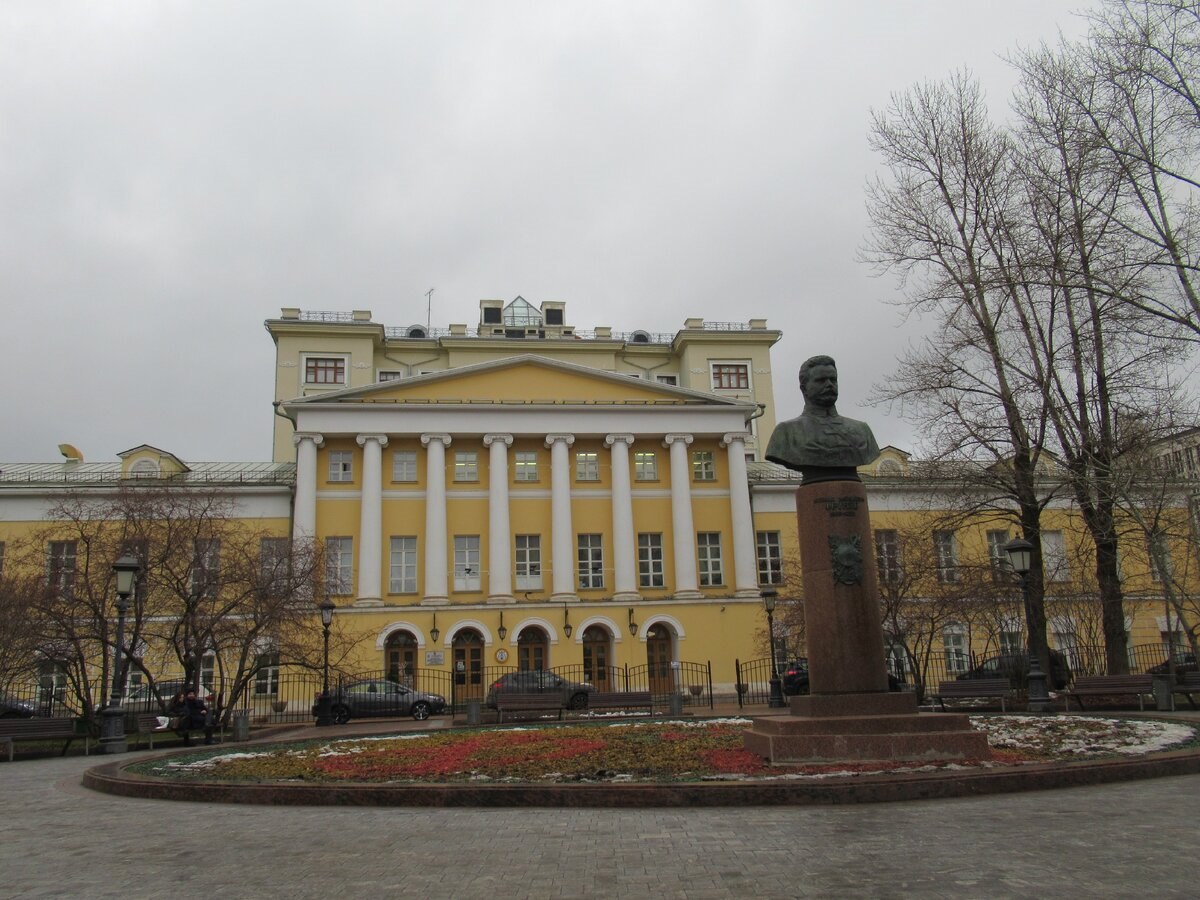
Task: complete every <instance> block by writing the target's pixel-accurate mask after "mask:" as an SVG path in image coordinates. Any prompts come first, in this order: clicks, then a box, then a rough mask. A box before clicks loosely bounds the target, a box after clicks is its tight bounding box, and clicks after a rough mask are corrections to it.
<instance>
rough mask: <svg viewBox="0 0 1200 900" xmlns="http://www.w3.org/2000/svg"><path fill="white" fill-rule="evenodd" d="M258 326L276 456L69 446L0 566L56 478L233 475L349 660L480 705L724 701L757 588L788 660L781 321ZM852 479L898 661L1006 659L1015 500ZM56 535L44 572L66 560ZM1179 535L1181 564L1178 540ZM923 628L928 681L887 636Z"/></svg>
mask: <svg viewBox="0 0 1200 900" xmlns="http://www.w3.org/2000/svg"><path fill="white" fill-rule="evenodd" d="M266 327H267V330H268V332H269V333H270V334H271V336H272V338H273V340H274V342H275V345H276V364H277V365H276V384H275V416H274V430H275V441H274V462H270V463H257V464H190V465H188V464H185V463H184V462H183V461H182V460H181V459H180V458H179V457H176V456H174V455H172V454H169V453H165V452H163V451H160V450H156V449H155V448H152V447H145V446H142V447H138V448H135V449H134V450H131V451H128V452H127V453H124V454H122V455H121V457H122V458H121V460H120V461H119V462H118V463H112V464H109V463H104V464H95V463H85V462H83V461H82V460H81V459H78V458H72V456H74V457H78V453H77V452H75V451H74V450H73V448H70V447H66V445H64V448H65V449H64V453H65V454H67V455H68V458H67V459H66V460H65V461H64V462H61V463H53V464H32V465H24V466H22V465H5V466H3V467H0V573H2V572H3V571H4V570H3V566H4V565H5V562H4V558H5V546H6V545H8V546H10V547H12V546H15V545H17V544H19V543H21V542H22V541H26V542H27V540H28V537H29V535H31V534H34V533H37V534H41V533H43V532H45V529H46V528H47V525H48V520H51V519H53V518H54V515H53V514H52V508H53V507H54V504H55V501H56V498H59V497H61V496H62V495H63V493H64V492H65V491H68V490H80V489H82V490H85V491H90V492H95V493H97V494H98V495H103V494H104V493H105V492H106V491H112V490H115V489H116V487H117V486H118V485H122V486H126V487H128V486H130V485H133V486H135V487H136V486H144V487H146V488H153V487H156V486H161V485H166V484H169V485H172V486H174V487H184V488H189V489H191V488H199V489H202V490H209V491H216V492H221V493H223V494H224V495H226V496H227V497H228V498H229V499H230V501H231V502H232V503H234V504H235V506H236V510H237V515H238V516H239V517H242V518H244V520H245V521H247V522H253V523H256V527H259V526H261V527H263V528H265V529H266V530H267V531H269V532H270V534H272V535H276V536H286V535H288V534H290V535H291V536H292V538H293V539H295V540H297V541H299V542H301V544H308V543H312V544H315V546H316V547H318V548H320V550H321V551H322V554H323V564H324V576H325V577H324V579H323V589H324V590H325V591H327V592H328V594H329V596H330V598H331V599H332V601H333V602H334V603H335V604H336V615H335V626H334V631H335V634H336V639H337V644H338V648H339V649H338V654H337V657H338V658H337V666H338V669H339V670H340V671H343V672H357V673H365V672H381V671H382V672H384V673H387V674H390V675H394V676H395V675H400V676H404V677H407V678H410V679H414V680H416V681H417V683H419V684H435V685H436V684H439V683H441V684H448V685H450V684H452V685H453V686H454V690H456V691H461V692H462V693H465V694H467V695H470V694H472V693H479V692H482V691H484V690H486V687H487V684H486V682H487V681H488V680H489V679H490V678H491V676H492V674H493V673H495V672H497V671H502V670H504V669H507V668H519V669H555V670H557V671H559V672H569V673H571V676H570V677H578V678H579V679H581V680H583V679H586V680H589V681H592V682H594V683H597V685H598V686H600V687H602V688H603V687H606V686H607V687H620V686H622V685H619V684H613V683H612V682H613V681H614V680H615V679H616V678H617V677H618V676H617V675H616V674H615V673H617V672H618V671H629V670H638V671H641V672H643V673H645V677H646V678H648V679H649V680H650V682H651V683H650V686H651V687H654V688H658V689H662V690H664V691H671V692H679V691H682V690H683V689H684V688H688V689H692V690H697V689H699V690H700V691H702V692H703V693H704V694H705V696H708V691H709V690H710V688H711V692H712V693H713V694H716V695H718V696H721V695H724V696H734V695H735V686H736V683H737V682H738V680H739V675H738V673H737V669H736V668H735V660H740V661H742V662H745V661H747V660H761V659H762V658H763V657H766V656H767V655H768V643H767V631H766V617H765V615H764V610H763V604H762V593H763V591H764V590H770V591H777V592H778V593H779V595H780V598H781V601H782V603H781V607H780V609H779V610H778V612H777V623H778V626H779V628H778V637H779V641H778V642H777V655H778V656H780V657H781V658H784V659H786V658H790V657H791V656H793V655H802V654H803V652H804V645H803V634H802V626H801V624H800V618H799V617H798V615H797V613H796V605H795V604H789V603H787V602H786V601H789V600H795V599H798V598H799V583H800V580H799V577H798V572H797V556H798V549H797V548H798V535H797V523H796V514H795V499H794V493H795V489H796V487H797V485H798V478H797V476H796V475H795V473H792V472H789V471H788V470H785V469H782V468H780V467H778V466H775V465H773V464H770V463H766V462H763V461H762V455H761V451H762V449H763V448H764V447H765V442H766V440H767V439H768V438H769V436H770V433H771V431H772V429H773V428H774V423H775V421H776V412H775V410H774V404H773V391H772V383H771V380H772V371H771V363H770V348H771V346H772V345H773V344H774V343H776V342H777V341H778V339H779V337H780V333H779V332H778V331H774V330H770V329H768V328H767V327H766V322H765V321H764V320H759V319H751V320H749V322H747V323H745V324H730V323H711V322H705V321H703V320H699V319H692V320H688V321H687V322H686V323H685V326H684V328H683V329H681V330H680V331H679V332H677V333H675V334H673V335H660V334H650V333H648V332H638V331H635V332H630V333H626V334H618V333H615V332H613V331H612V330H611V329H609V328H595V329H593V330H590V331H586V332H585V331H583V330H580V329H577V328H575V327H574V326H572V325H570V324H569V323H568V322H567V320H566V309H565V305H564V304H562V303H543V304H542V305H541V306H540V307H534V306H533V305H531V304H529V303H528V302H526V301H525V300H524V299H522V298H520V297H518V298H516V299H515V300H514V301H512V302H511V303H508V304H503V303H501V302H499V301H483V302H482V303H481V304H480V320H479V323H478V325H477V326H476V327H475V328H474V329H473V330H469V329H468V328H467V326H465V325H451V326H450V327H449V328H448V329H445V330H433V329H430V328H429V327H428V326H425V325H412V326H408V327H401V328H391V327H386V326H383V325H380V324H378V323H375V322H373V321H372V318H371V314H370V313H369V312H367V311H355V312H351V313H311V312H302V311H300V310H296V309H285V310H283V313H282V315H281V316H280V317H279V318H278V319H271V320H269V321H268V322H267V323H266ZM469 331H471V333H469ZM787 377H792V373H788V374H787ZM791 414H793V411H786V413H785V414H784V415H782V416H781V417H782V418H787V417H788V416H790V415H791ZM860 474H861V476H862V478H863V480H864V482H865V483H866V486H867V491H868V497H869V502H870V506H871V516H872V523H873V526H874V528H875V548H874V551H875V556H876V559H877V564H878V566H879V572H880V576H881V577H880V582H881V585H883V589H884V593H885V594H887V595H888V596H887V597H885V600H884V608H885V628H886V629H887V630H888V631H889V633H890V635H891V637H892V638H893V640H894V644H895V646H894V648H893V650H892V657H893V658H892V663H893V667H894V669H895V670H896V671H897V672H898V673H900V674H902V675H904V676H905V677H906V679H908V680H910V681H911V680H927V681H934V680H936V679H937V678H938V677H942V676H944V677H953V676H954V675H955V674H958V673H961V672H962V671H965V670H966V669H967V668H969V667H970V665H971V664H972V662H973V660H977V659H979V658H981V657H984V656H986V655H989V654H995V653H1002V652H1006V653H1007V652H1019V651H1020V650H1021V648H1022V647H1023V646H1024V634H1023V631H1024V628H1023V621H1022V617H1021V614H1020V609H1021V606H1020V597H1019V591H1018V589H1017V586H1016V584H1015V582H1014V581H1013V580H1012V578H1011V577H1010V575H1009V574H1008V573H1007V572H1006V571H1005V569H1004V566H1003V562H1002V559H1001V557H1002V551H1001V547H1002V546H1003V544H1004V543H1006V542H1007V540H1008V539H1009V538H1010V537H1013V536H1015V534H1016V531H1015V528H1014V527H1013V525H1012V524H1011V523H1010V522H1009V521H1006V520H1005V517H1004V514H1003V511H1002V510H1001V511H999V512H996V511H993V512H989V513H977V514H973V515H968V516H960V517H959V518H958V520H957V521H954V520H953V519H952V518H951V517H949V516H948V515H947V514H948V513H949V512H951V507H954V506H955V505H956V504H958V506H959V507H961V497H962V495H963V493H964V490H965V488H964V483H963V479H962V478H959V477H955V476H954V474H953V473H949V474H948V473H947V472H945V471H943V470H941V469H938V468H936V467H933V466H930V465H928V464H925V463H921V462H919V461H914V460H911V459H910V458H909V456H908V454H907V453H905V452H904V451H902V450H900V449H898V448H895V447H890V446H889V447H884V449H883V451H882V452H881V454H880V456H879V458H878V459H877V460H875V461H873V462H872V463H871V464H870V465H868V466H864V467H862V469H860ZM1044 475H1045V478H1046V480H1047V485H1048V487H1050V486H1053V485H1055V484H1056V478H1055V474H1054V472H1053V471H1051V470H1047V471H1046V472H1045V473H1044ZM1063 496H1065V495H1063ZM952 498H953V502H951V501H952ZM49 524H53V523H52V522H49ZM1045 529H1046V530H1045V532H1044V534H1043V546H1044V549H1045V555H1046V560H1047V577H1048V584H1049V599H1048V615H1049V621H1050V628H1049V631H1050V642H1051V645H1052V646H1054V647H1056V648H1058V649H1060V650H1062V651H1063V652H1064V653H1066V654H1067V655H1068V656H1069V657H1070V659H1071V662H1072V665H1073V667H1075V668H1077V669H1078V670H1084V669H1087V668H1088V667H1089V666H1091V665H1093V661H1094V656H1095V654H1094V653H1092V652H1091V649H1090V647H1091V645H1092V644H1093V643H1096V642H1097V632H1096V631H1095V627H1094V626H1095V621H1094V619H1095V618H1096V614H1095V603H1094V602H1090V601H1091V598H1093V597H1094V591H1092V590H1091V589H1090V587H1089V584H1088V566H1089V562H1088V559H1087V541H1086V539H1085V538H1084V532H1083V529H1082V527H1081V526H1080V522H1079V517H1078V515H1077V512H1076V511H1075V510H1074V509H1073V507H1072V505H1071V504H1070V502H1069V501H1068V500H1066V499H1061V497H1060V498H1059V499H1054V500H1052V501H1051V502H1050V504H1049V506H1048V509H1047V512H1046V517H1045ZM265 533H266V532H264V534H265ZM1131 534H1133V532H1132V531H1131ZM51 543H52V544H53V546H47V548H46V556H45V560H46V573H47V578H48V579H50V580H53V579H54V578H60V577H61V573H62V571H63V565H64V564H65V563H64V560H66V558H67V555H68V553H67V549H65V548H64V547H62V546H59V544H61V543H62V542H61V541H59V542H51ZM264 546H265V545H264ZM264 552H265V549H264ZM1172 553H1173V558H1174V559H1176V560H1177V563H1176V568H1177V570H1178V571H1179V572H1182V573H1185V574H1186V571H1187V568H1188V566H1189V565H1194V562H1192V561H1191V557H1190V555H1189V554H1188V553H1187V551H1186V548H1184V547H1182V546H1173V547H1172ZM56 554H57V555H56ZM72 558H74V557H72ZM1124 561H1125V575H1126V578H1127V586H1126V590H1127V595H1128V600H1127V603H1128V607H1127V609H1128V611H1129V632H1130V645H1131V647H1133V646H1141V645H1146V646H1156V645H1159V644H1160V643H1162V642H1164V641H1166V642H1177V632H1178V628H1177V627H1176V624H1175V623H1174V622H1173V621H1172V620H1171V613H1170V611H1169V610H1167V609H1166V608H1165V606H1164V601H1163V591H1162V589H1161V587H1162V586H1161V578H1159V577H1158V575H1157V574H1156V572H1155V567H1153V566H1151V565H1150V564H1149V560H1148V557H1147V554H1146V548H1145V542H1144V541H1141V542H1139V541H1138V540H1137V539H1136V536H1133V537H1131V538H1130V539H1129V541H1127V552H1126V554H1125V559H1124ZM72 564H73V563H72ZM11 569H12V566H11V565H10V566H9V570H10V571H11ZM56 573H57V574H56ZM1089 603H1090V605H1089ZM315 627H316V626H315V624H314V631H315ZM318 634H319V632H318ZM914 642H916V643H920V642H923V644H922V645H921V646H922V647H923V651H922V652H923V654H924V657H923V658H924V662H923V663H918V664H917V666H916V668H921V667H922V666H926V669H922V670H921V671H919V672H918V671H913V669H914V663H913V660H912V659H911V658H907V657H906V654H905V653H904V652H903V650H902V649H901V648H904V647H908V646H909V645H910V644H913V643H914ZM263 646H264V648H266V649H269V647H268V646H267V645H265V644H264V645H263ZM221 652H223V651H222V649H221V648H219V647H218V648H212V650H211V652H209V654H208V656H207V657H206V658H208V659H212V658H214V657H215V658H216V661H215V662H211V663H208V664H207V665H208V669H207V671H206V675H205V677H210V676H209V673H212V676H211V677H214V678H215V677H216V676H217V674H218V670H220V669H222V668H223V667H222V665H220V664H219V663H220V662H221V660H220V659H219V656H220V654H221ZM910 655H911V651H910ZM165 665H166V664H165V663H164V666H165ZM285 666H286V661H285ZM710 667H711V668H710ZM168 674H173V673H168ZM746 677H747V676H746V675H745V674H744V673H743V674H742V676H741V678H742V679H743V680H746ZM264 683H265V690H267V691H269V690H270V688H271V678H270V677H268V678H267V679H266V680H265V682H264ZM258 687H260V688H261V687H262V685H258ZM460 697H461V695H460Z"/></svg>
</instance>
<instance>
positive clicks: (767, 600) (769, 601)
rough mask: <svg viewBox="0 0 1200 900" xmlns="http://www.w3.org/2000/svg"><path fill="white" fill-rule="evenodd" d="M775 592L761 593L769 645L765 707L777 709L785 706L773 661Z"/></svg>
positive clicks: (776, 668)
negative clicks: (769, 666) (769, 660)
mask: <svg viewBox="0 0 1200 900" xmlns="http://www.w3.org/2000/svg"><path fill="white" fill-rule="evenodd" d="M777 597H778V594H777V593H776V592H775V591H763V592H762V600H763V609H765V610H766V611H767V641H768V642H769V643H770V645H771V696H770V698H769V699H768V700H767V706H770V707H773V708H775V709H779V708H781V707H783V706H785V705H786V704H785V703H784V702H783V684H782V682H780V680H779V664H778V662H777V661H776V659H775V600H776V598H777Z"/></svg>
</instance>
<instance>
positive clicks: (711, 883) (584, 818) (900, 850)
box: [0, 723, 1200, 900]
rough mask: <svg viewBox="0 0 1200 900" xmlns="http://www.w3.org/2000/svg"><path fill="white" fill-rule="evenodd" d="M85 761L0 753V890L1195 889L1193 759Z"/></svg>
mask: <svg viewBox="0 0 1200 900" xmlns="http://www.w3.org/2000/svg"><path fill="white" fill-rule="evenodd" d="M392 727H393V728H394V727H395V723H392ZM136 755H138V754H131V755H130V758H132V757H133V756H136ZM102 760H103V758H100V757H96V756H92V757H90V758H84V757H67V758H52V759H39V760H18V761H17V762H15V763H7V762H3V761H0V897H3V898H9V897H12V898H16V897H20V898H46V897H69V898H77V897H79V898H104V897H120V898H126V900H136V898H160V897H169V898H191V897H228V898H243V897H244V898H260V897H261V898H274V897H287V898H295V900H303V898H326V897H338V898H340V900H350V898H358V897H369V898H372V900H376V898H379V897H381V896H387V895H392V896H400V897H409V896H411V897H422V898H443V897H444V898H474V897H489V898H491V897H494V896H498V897H506V898H509V897H511V898H526V897H528V898H569V897H634V896H637V897H643V896H646V895H652V896H654V897H655V898H675V897H679V898H739V900H740V898H749V897H756V898H757V897H764V898H785V897H948V898H949V897H953V898H956V900H962V898H971V897H1034V896H1039V897H1071V898H1076V897H1131V896H1143V895H1152V896H1154V897H1156V898H1170V897H1194V896H1196V884H1197V876H1196V874H1195V872H1194V862H1193V861H1194V857H1195V836H1196V832H1195V825H1194V823H1195V822H1196V821H1197V820H1200V776H1188V777H1178V778H1162V779H1153V780H1149V781H1138V782H1128V783H1122V784H1115V785H1107V786H1101V787H1091V788H1076V789H1070V790H1055V791H1043V792H1034V793H1026V794H1016V795H1004V796H997V797H982V798H968V799H959V800H944V801H924V802H914V803H904V804H876V805H865V806H847V807H788V808H779V807H771V808H767V807H750V808H740V809H696V810H689V811H681V810H676V809H672V810H606V809H585V810H568V809H535V810H529V809H525V810H463V809H452V810H427V809H351V808H337V809H330V808H327V807H324V808H319V807H259V806H232V805H220V804H205V803H177V802H165V801H155V800H133V799H125V798H120V797H112V796H108V795H104V794H99V793H94V792H92V791H89V790H87V789H85V788H83V787H81V786H80V784H79V778H80V775H81V774H82V772H83V771H84V770H85V769H86V768H87V767H89V766H91V765H95V764H96V763H98V762H100V761H102Z"/></svg>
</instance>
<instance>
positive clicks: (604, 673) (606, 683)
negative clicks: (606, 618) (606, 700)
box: [583, 625, 616, 691]
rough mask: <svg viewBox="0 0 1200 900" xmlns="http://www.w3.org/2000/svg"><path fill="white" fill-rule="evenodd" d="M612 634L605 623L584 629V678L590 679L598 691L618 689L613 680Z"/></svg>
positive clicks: (585, 679)
mask: <svg viewBox="0 0 1200 900" xmlns="http://www.w3.org/2000/svg"><path fill="white" fill-rule="evenodd" d="M611 661H612V634H611V633H609V630H608V629H607V628H605V627H604V626H603V625H589V626H588V627H587V628H585V629H584V630H583V680H584V681H590V682H591V683H592V684H594V685H595V686H596V690H598V691H612V690H616V688H615V687H614V686H613V684H612V681H611V673H610V669H609V666H610V665H611Z"/></svg>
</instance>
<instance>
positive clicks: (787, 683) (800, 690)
mask: <svg viewBox="0 0 1200 900" xmlns="http://www.w3.org/2000/svg"><path fill="white" fill-rule="evenodd" d="M779 680H780V683H781V685H782V687H783V692H784V693H785V694H786V695H787V696H789V697H792V696H795V695H796V694H807V693H808V660H807V659H805V658H804V657H801V658H800V659H793V660H792V661H791V662H790V663H788V664H787V665H786V666H784V667H783V668H782V669H781V670H780V672H779ZM903 689H904V684H903V683H902V682H901V681H900V679H899V678H897V677H896V676H895V675H893V674H892V673H891V672H888V690H889V691H900V690H903Z"/></svg>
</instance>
